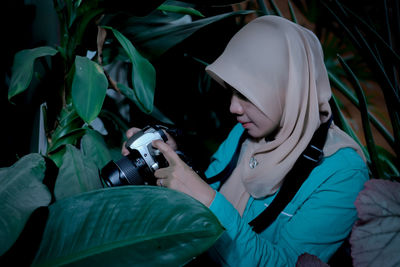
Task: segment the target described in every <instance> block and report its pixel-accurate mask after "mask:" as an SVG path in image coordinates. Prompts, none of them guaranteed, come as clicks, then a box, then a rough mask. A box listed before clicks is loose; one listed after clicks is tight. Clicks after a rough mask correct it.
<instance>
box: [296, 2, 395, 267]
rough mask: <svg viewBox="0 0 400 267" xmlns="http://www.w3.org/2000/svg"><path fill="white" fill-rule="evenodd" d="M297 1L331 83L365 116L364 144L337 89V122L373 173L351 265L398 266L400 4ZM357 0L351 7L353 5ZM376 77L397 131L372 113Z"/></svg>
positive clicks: (360, 205) (362, 200) (362, 197)
mask: <svg viewBox="0 0 400 267" xmlns="http://www.w3.org/2000/svg"><path fill="white" fill-rule="evenodd" d="M293 2H295V3H296V5H297V6H298V7H299V8H300V9H301V10H302V11H303V13H304V14H306V16H307V17H308V18H309V19H310V20H311V21H313V22H314V23H315V25H316V31H317V33H319V36H320V38H321V42H322V43H323V46H324V52H325V57H326V58H325V62H326V66H327V69H328V74H329V79H330V82H331V85H332V86H333V87H334V88H335V89H336V90H337V91H336V92H339V93H340V94H342V95H343V96H344V98H345V99H347V100H348V101H349V102H350V103H351V104H353V105H354V106H355V107H357V108H358V110H359V113H360V117H361V124H362V131H361V133H362V134H363V135H364V140H365V145H364V144H363V142H361V138H360V136H357V135H356V133H355V130H354V127H352V126H351V124H350V123H349V119H348V118H346V117H345V115H344V113H345V108H344V106H343V104H342V103H341V101H340V98H339V96H338V94H337V93H336V94H334V96H333V99H332V100H333V101H332V102H331V105H332V107H333V109H334V113H335V114H334V116H335V118H336V119H335V122H336V123H337V124H338V125H339V126H340V127H341V128H342V129H343V130H344V131H346V132H347V133H348V134H349V135H350V136H352V137H353V138H354V139H355V140H356V141H357V142H358V143H359V144H360V145H361V147H362V148H363V151H364V154H365V155H366V157H367V164H368V167H369V170H370V175H371V177H372V179H371V180H370V181H368V182H367V183H366V184H365V189H364V190H363V191H361V192H360V194H359V196H358V197H357V200H356V202H355V206H356V208H357V212H358V216H359V221H357V223H356V224H355V225H354V227H353V230H352V233H351V236H350V239H349V240H350V245H351V252H350V253H351V258H352V262H353V265H354V266H375V265H382V266H397V265H398V264H399V262H400V258H399V256H398V253H397V252H396V250H397V248H398V245H399V242H400V238H399V236H400V235H399V234H400V228H399V227H398V218H399V216H400V213H399V208H400V202H399V199H398V195H399V181H400V172H399V170H400V158H399V153H400V136H399V133H400V132H399V127H400V97H399V87H400V84H399V81H398V74H399V69H398V66H399V64H398V63H399V59H400V57H399V53H398V51H396V46H395V43H397V41H398V39H397V35H396V34H395V33H397V32H398V30H399V29H398V25H397V24H396V21H398V18H399V16H400V10H399V8H398V5H397V4H396V3H395V2H392V1H386V0H385V1H383V2H379V3H378V4H377V3H376V2H368V3H366V2H363V3H362V6H364V7H365V9H363V8H360V5H359V3H358V2H357V1H354V2H352V3H346V5H345V4H343V3H341V1H305V2H301V1H296V0H294V1H293ZM351 4H352V7H349V6H347V5H351ZM368 9H369V10H368ZM366 10H367V11H372V10H373V11H372V12H366ZM343 33H345V35H343ZM370 81H375V82H376V84H378V86H377V87H376V88H375V90H381V92H382V94H383V96H384V106H381V107H377V108H378V109H379V110H385V109H387V111H388V114H389V119H390V121H389V122H387V123H386V124H389V125H390V126H391V130H392V131H390V129H388V128H387V126H386V127H385V126H384V124H383V123H381V121H380V120H379V119H378V118H377V117H376V115H374V113H373V110H374V107H373V106H372V105H370V104H369V103H368V98H367V97H366V96H365V91H366V90H365V87H366V85H368V82H370ZM371 125H373V126H374V129H376V132H377V133H379V134H380V135H381V136H382V137H383V138H384V140H385V141H386V143H387V144H388V146H387V147H389V150H388V149H384V148H383V147H381V145H378V144H377V143H376V142H375V140H374V139H375V138H376V135H373V128H372V127H371ZM343 255H345V254H341V256H343ZM348 256H349V255H348ZM306 259H307V258H306ZM308 260H309V259H308ZM341 261H342V259H335V262H334V263H332V264H343V262H341ZM316 266H325V265H324V264H322V263H320V265H316Z"/></svg>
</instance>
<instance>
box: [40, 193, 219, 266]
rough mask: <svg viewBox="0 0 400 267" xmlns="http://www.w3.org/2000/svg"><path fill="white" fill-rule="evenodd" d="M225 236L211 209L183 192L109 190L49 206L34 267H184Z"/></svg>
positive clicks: (82, 195)
mask: <svg viewBox="0 0 400 267" xmlns="http://www.w3.org/2000/svg"><path fill="white" fill-rule="evenodd" d="M222 231H223V228H222V226H221V224H220V223H219V222H218V220H217V218H216V217H215V216H214V214H212V213H211V211H210V210H209V209H208V208H206V207H205V206H204V205H202V204H201V203H200V202H198V201H196V200H194V199H193V198H191V197H189V196H187V195H185V194H183V193H180V192H177V191H173V190H170V189H166V188H160V187H149V186H123V187H115V188H107V189H102V190H97V191H93V192H89V193H85V194H81V195H79V196H75V197H71V198H68V199H64V200H61V201H57V202H56V203H55V204H54V205H52V206H50V215H49V219H48V223H47V227H46V229H45V232H44V235H43V241H42V244H41V246H40V249H39V251H38V254H37V257H36V259H35V262H34V265H38V266H58V265H63V264H75V265H79V266H122V265H124V266H181V265H183V264H185V263H186V262H188V261H190V260H191V259H192V258H193V257H195V256H196V255H198V254H200V253H202V252H204V251H205V250H207V249H208V248H209V247H210V246H211V245H212V244H213V243H214V242H215V241H216V240H217V239H218V237H219V236H220V235H221V234H222Z"/></svg>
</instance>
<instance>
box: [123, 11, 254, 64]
mask: <svg viewBox="0 0 400 267" xmlns="http://www.w3.org/2000/svg"><path fill="white" fill-rule="evenodd" d="M253 12H254V11H252V10H242V11H236V12H229V13H225V14H220V15H216V16H212V17H208V18H204V19H199V20H196V21H193V22H189V23H185V24H177V23H166V24H165V25H162V26H157V27H154V21H153V18H148V19H146V18H143V19H140V18H136V19H131V20H130V26H128V27H127V28H126V30H125V31H124V33H126V34H129V35H131V36H132V38H131V37H129V38H131V39H132V41H133V42H134V43H135V44H137V46H138V47H140V50H141V51H143V52H145V53H146V55H148V56H151V57H152V58H156V57H159V56H160V55H162V54H163V53H165V52H166V51H167V50H169V49H170V48H172V47H174V46H175V45H177V44H179V43H180V42H182V41H183V40H185V39H186V38H188V37H189V36H191V35H192V34H193V33H195V32H196V31H198V30H200V29H201V28H203V27H206V26H208V25H210V24H212V23H215V22H218V21H221V20H223V19H226V18H229V17H233V16H239V15H247V14H251V13H253ZM137 22H139V23H137ZM146 26H147V27H146ZM146 28H147V29H146Z"/></svg>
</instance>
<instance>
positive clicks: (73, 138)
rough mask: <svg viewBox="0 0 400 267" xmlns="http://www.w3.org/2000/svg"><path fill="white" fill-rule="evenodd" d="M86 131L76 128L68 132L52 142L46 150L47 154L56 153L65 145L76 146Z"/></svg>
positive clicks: (85, 129)
mask: <svg viewBox="0 0 400 267" xmlns="http://www.w3.org/2000/svg"><path fill="white" fill-rule="evenodd" d="M87 130H88V129H87V128H78V129H73V130H70V131H69V132H67V133H66V134H65V135H63V136H62V137H60V138H58V139H56V140H54V142H53V143H52V144H51V146H50V147H49V149H48V153H49V154H52V153H54V152H56V150H59V149H60V148H61V147H62V146H64V145H67V144H69V145H76V143H77V141H78V140H79V139H80V138H81V137H82V136H83V135H84V134H85V133H86V131H87Z"/></svg>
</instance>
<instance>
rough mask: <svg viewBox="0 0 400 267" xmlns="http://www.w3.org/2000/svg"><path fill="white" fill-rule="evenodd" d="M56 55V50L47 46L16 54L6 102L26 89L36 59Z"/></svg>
mask: <svg viewBox="0 0 400 267" xmlns="http://www.w3.org/2000/svg"><path fill="white" fill-rule="evenodd" d="M56 53H57V50H56V49H54V48H52V47H49V46H42V47H37V48H33V49H26V50H22V51H19V52H18V53H16V54H15V57H14V63H13V66H12V76H11V81H10V87H9V89H8V100H10V99H11V98H12V97H13V96H15V95H17V94H20V93H22V92H23V91H25V90H26V89H27V88H28V86H29V84H30V83H31V80H32V76H33V65H34V62H35V60H36V59H37V58H39V57H44V56H54V55H55V54H56Z"/></svg>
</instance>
